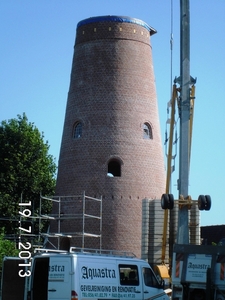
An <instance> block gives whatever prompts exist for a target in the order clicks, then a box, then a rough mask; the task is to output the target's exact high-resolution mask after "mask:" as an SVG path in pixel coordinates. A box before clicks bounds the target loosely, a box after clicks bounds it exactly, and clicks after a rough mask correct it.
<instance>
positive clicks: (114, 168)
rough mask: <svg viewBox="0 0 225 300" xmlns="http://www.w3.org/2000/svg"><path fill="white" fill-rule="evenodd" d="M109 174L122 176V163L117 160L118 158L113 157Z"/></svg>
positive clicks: (110, 175) (109, 166)
mask: <svg viewBox="0 0 225 300" xmlns="http://www.w3.org/2000/svg"><path fill="white" fill-rule="evenodd" d="M107 175H108V176H109V177H114V176H117V177H120V176H121V163H120V161H118V160H116V159H112V160H110V162H109V163H108V173H107Z"/></svg>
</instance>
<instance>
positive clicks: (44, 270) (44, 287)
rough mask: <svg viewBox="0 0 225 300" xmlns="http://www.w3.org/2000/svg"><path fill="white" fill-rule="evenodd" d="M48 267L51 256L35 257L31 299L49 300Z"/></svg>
mask: <svg viewBox="0 0 225 300" xmlns="http://www.w3.org/2000/svg"><path fill="white" fill-rule="evenodd" d="M48 269H49V257H37V258H35V259H34V262H33V268H32V276H31V279H30V280H31V290H30V294H31V299H32V300H40V299H41V300H48V298H47V297H48Z"/></svg>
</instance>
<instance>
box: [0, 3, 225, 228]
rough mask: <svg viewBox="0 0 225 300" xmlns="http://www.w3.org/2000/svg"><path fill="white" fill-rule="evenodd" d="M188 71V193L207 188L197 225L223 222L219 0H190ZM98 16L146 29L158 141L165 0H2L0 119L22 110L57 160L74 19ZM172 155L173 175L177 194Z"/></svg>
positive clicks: (223, 27) (222, 11)
mask: <svg viewBox="0 0 225 300" xmlns="http://www.w3.org/2000/svg"><path fill="white" fill-rule="evenodd" d="M172 2H173V64H172V74H173V75H172V78H173V79H174V77H175V76H179V22H180V16H179V13H180V12H179V5H180V3H179V2H180V1H179V0H173V1H172ZM190 13H191V60H190V69H191V76H192V77H194V78H195V77H197V84H196V104H195V115H194V131H193V144H192V155H191V170H190V186H189V194H190V195H191V196H192V198H193V199H197V198H198V195H200V194H204V195H211V198H212V208H211V210H210V211H209V212H202V213H201V220H200V221H201V226H206V225H218V224H225V212H224V207H225V193H224V191H223V188H224V186H225V134H224V129H225V75H224V73H225V38H224V31H225V0H190ZM99 15H123V16H130V17H134V18H138V19H141V20H143V21H145V22H146V23H148V24H149V25H150V26H152V27H153V28H155V29H156V30H157V34H156V35H154V36H152V39H151V44H152V51H153V63H154V72H155V77H156V89H157V97H158V106H159V118H160V125H161V132H162V143H164V132H165V129H166V120H167V112H166V108H167V102H168V101H169V99H170V91H171V84H170V83H171V76H170V74H171V59H170V54H171V51H170V33H171V0H138V1H137V0H136V1H134V0H113V1H112V0H95V1H94V0H82V1H80V0H36V1H35V0H1V1H0V20H1V21H0V22H1V26H0V38H1V55H0V67H1V72H0V104H1V109H0V121H2V120H7V119H11V118H16V117H17V114H22V113H23V112H25V113H26V115H27V117H28V119H29V121H31V122H34V124H35V125H36V126H37V128H38V129H39V130H40V131H42V132H44V135H45V139H46V140H48V141H49V144H50V154H52V155H53V156H54V157H55V158H56V162H57V161H58V156H59V149H60V143H61V136H62V129H63V123H64V115H65V107H66V100H67V93H68V89H69V82H70V71H71V64H72V56H73V46H74V41H75V34H76V25H77V23H78V22H79V21H80V20H82V19H85V18H89V17H93V16H99ZM178 163H179V162H178V158H177V159H176V171H175V173H174V174H173V177H172V192H173V194H174V195H175V196H177V189H176V181H177V178H178V175H177V172H178Z"/></svg>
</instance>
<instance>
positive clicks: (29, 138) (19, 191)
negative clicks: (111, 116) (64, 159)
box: [0, 113, 56, 235]
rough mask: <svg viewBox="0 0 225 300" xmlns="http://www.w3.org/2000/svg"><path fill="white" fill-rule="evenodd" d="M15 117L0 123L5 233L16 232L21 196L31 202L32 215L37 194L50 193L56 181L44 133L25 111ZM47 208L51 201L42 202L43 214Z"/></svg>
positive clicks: (0, 221)
mask: <svg viewBox="0 0 225 300" xmlns="http://www.w3.org/2000/svg"><path fill="white" fill-rule="evenodd" d="M17 117H18V118H17V119H11V120H8V121H2V122H1V125H0V226H1V227H4V228H5V234H6V235H9V234H13V235H15V234H18V228H19V224H18V220H19V210H20V207H19V202H20V201H21V199H22V201H23V202H29V201H31V204H32V206H31V207H30V210H31V211H32V216H35V215H36V214H37V213H38V209H39V201H40V193H41V194H42V195H53V194H54V189H55V182H56V181H55V177H56V164H55V160H54V158H53V157H52V155H50V154H49V153H48V151H49V144H48V142H45V141H44V135H43V133H40V132H39V130H38V129H37V128H36V127H35V126H34V123H30V122H28V119H27V117H26V115H25V113H24V114H23V115H22V116H21V115H18V116H17ZM24 208H26V207H24ZM28 208H29V207H28ZM50 210H51V203H48V202H46V201H45V203H44V205H43V211H44V213H45V214H47V213H49V212H50ZM26 220H28V218H26ZM32 224H34V223H32ZM45 225H46V224H45ZM36 227H37V226H36ZM36 227H35V225H34V226H33V230H34V231H36V230H37V228H36ZM33 233H34V232H33Z"/></svg>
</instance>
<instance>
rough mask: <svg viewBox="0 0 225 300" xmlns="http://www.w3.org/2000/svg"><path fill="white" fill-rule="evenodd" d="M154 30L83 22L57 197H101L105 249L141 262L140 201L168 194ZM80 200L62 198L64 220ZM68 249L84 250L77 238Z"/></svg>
mask: <svg viewBox="0 0 225 300" xmlns="http://www.w3.org/2000/svg"><path fill="white" fill-rule="evenodd" d="M155 32H156V31H155V30H154V29H153V28H151V27H150V26H148V25H147V24H146V23H145V22H143V21H141V20H138V19H134V18H129V17H119V16H100V17H93V18H89V19H85V20H83V21H81V22H79V23H78V25H77V32H76V41H75V47H74V56H73V63H72V71H71V79H70V87H69V93H68V99H67V107H66V114H65V122H64V129H63V136H62V142H61V150H60V158H59V167H58V177H57V187H56V195H57V196H69V195H79V194H80V195H81V194H82V193H83V192H84V191H85V194H86V195H88V196H90V197H102V214H101V216H102V248H103V249H117V250H125V251H132V252H134V253H135V254H136V255H137V256H140V253H141V226H142V225H141V222H142V221H141V220H142V200H143V199H144V198H149V199H160V198H161V194H162V193H163V192H164V188H165V174H164V162H163V154H162V144H161V137H160V127H159V118H158V108H157V99H156V88H155V78H154V72H153V63H152V52H151V44H150V36H151V35H153V34H154V33H155ZM62 199H63V198H62ZM80 201H81V200H76V199H75V198H74V200H73V201H72V204H71V203H70V205H67V204H66V201H64V200H62V202H61V210H62V212H63V214H69V213H71V211H72V209H73V207H76V206H79V203H80ZM89 209H90V210H92V211H94V210H96V206H95V205H94V204H91V205H90V207H89ZM80 212H81V211H80ZM93 214H94V213H93ZM78 224H79V220H78V218H71V219H70V221H68V222H67V221H65V222H64V221H63V222H61V225H60V226H61V227H60V229H61V231H62V232H65V233H66V232H71V231H77V230H78V229H77V228H78V226H79V225H78ZM91 226H92V227H93V226H95V225H91ZM92 229H93V228H92ZM78 231H79V230H78ZM71 243H72V245H74V246H81V245H80V244H79V242H78V240H76V239H74V240H73V241H72V242H71ZM94 243H95V242H87V243H86V244H85V246H91V247H92V248H93V247H95V246H96V245H95V244H94ZM97 247H98V246H97Z"/></svg>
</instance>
